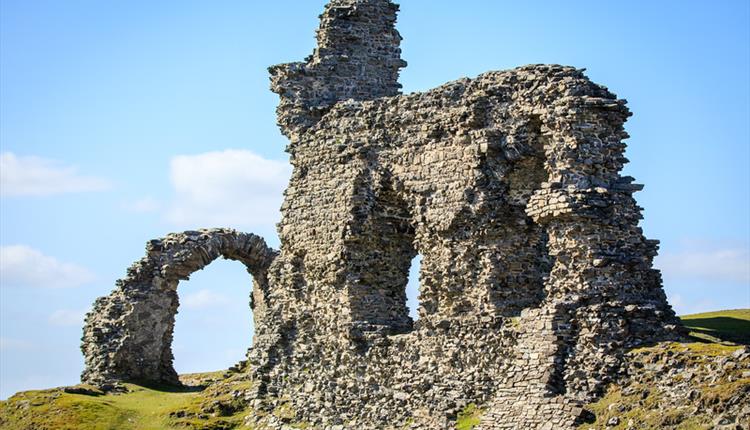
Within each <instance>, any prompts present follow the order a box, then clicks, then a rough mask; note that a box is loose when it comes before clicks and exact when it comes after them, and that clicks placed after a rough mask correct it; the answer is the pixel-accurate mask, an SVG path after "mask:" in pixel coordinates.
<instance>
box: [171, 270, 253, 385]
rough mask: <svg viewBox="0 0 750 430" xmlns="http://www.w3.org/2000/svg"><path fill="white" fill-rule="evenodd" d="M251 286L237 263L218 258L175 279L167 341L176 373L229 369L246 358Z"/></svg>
mask: <svg viewBox="0 0 750 430" xmlns="http://www.w3.org/2000/svg"><path fill="white" fill-rule="evenodd" d="M253 284H254V282H253V279H252V277H251V276H250V274H248V272H247V268H246V267H245V266H244V265H243V264H242V263H239V262H237V261H231V260H226V259H221V258H219V259H216V260H215V261H214V262H212V263H211V264H209V265H208V266H206V267H205V268H204V269H202V270H199V271H197V272H195V273H193V274H192V275H190V278H189V279H187V280H183V281H180V283H179V285H178V287H177V294H178V298H179V307H178V308H177V313H176V316H175V325H174V334H173V341H172V353H173V356H174V361H173V367H174V369H175V371H176V372H177V373H178V374H185V373H197V372H207V371H214V370H223V369H228V368H230V367H231V366H233V365H235V364H237V363H238V362H241V361H243V360H245V359H246V355H247V349H248V348H249V347H250V346H252V338H253V333H254V329H255V327H254V321H253V312H252V309H251V306H250V300H251V295H252V290H253V286H254V285H253Z"/></svg>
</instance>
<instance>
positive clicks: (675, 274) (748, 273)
mask: <svg viewBox="0 0 750 430" xmlns="http://www.w3.org/2000/svg"><path fill="white" fill-rule="evenodd" d="M656 266H657V267H658V268H660V269H661V270H662V272H663V273H664V277H665V278H672V279H703V280H710V281H725V282H738V283H750V252H748V249H746V248H739V247H731V248H728V247H724V248H716V247H714V248H708V249H705V248H704V249H695V248H691V249H686V250H681V251H678V252H664V253H662V254H661V255H660V256H659V257H657V259H656Z"/></svg>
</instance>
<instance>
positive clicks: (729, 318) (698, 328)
mask: <svg viewBox="0 0 750 430" xmlns="http://www.w3.org/2000/svg"><path fill="white" fill-rule="evenodd" d="M680 319H682V323H683V324H685V325H686V326H687V327H689V328H690V331H691V333H690V335H691V336H692V337H693V338H695V339H696V340H698V341H708V342H734V343H738V344H743V345H750V309H736V310H730V311H719V312H707V313H703V314H693V315H685V316H683V317H680Z"/></svg>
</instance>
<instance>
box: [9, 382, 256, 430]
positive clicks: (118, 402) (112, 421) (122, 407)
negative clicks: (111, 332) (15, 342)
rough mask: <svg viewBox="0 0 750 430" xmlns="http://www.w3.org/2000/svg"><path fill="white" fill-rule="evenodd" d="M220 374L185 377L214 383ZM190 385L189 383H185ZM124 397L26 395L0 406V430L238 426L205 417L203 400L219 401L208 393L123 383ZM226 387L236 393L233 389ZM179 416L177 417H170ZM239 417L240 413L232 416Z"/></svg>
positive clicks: (54, 392)
mask: <svg viewBox="0 0 750 430" xmlns="http://www.w3.org/2000/svg"><path fill="white" fill-rule="evenodd" d="M222 374H223V372H216V373H207V374H200V375H189V377H192V378H193V380H196V379H197V380H215V379H216V378H217V377H218V376H220V375H222ZM191 382H192V381H191ZM124 385H125V387H126V388H127V392H126V393H121V394H108V395H85V394H69V393H66V392H64V391H63V389H60V388H57V389H51V390H41V391H26V392H22V393H18V394H16V395H14V396H12V397H11V398H9V399H8V400H6V401H2V402H0V429H3V430H5V429H7V430H11V429H12V430H178V429H180V430H185V429H206V430H208V429H225V428H233V427H235V426H237V425H239V424H240V423H241V419H242V417H243V416H244V414H243V413H238V414H236V415H229V416H223V415H222V414H220V413H219V414H209V415H208V416H200V415H205V414H203V413H202V411H201V406H202V405H203V404H204V402H205V401H207V400H210V401H212V402H215V401H221V400H222V396H221V395H220V393H219V394H218V395H216V396H213V395H211V394H217V393H211V388H210V387H209V388H206V389H205V390H204V389H201V388H200V387H186V388H179V389H176V388H174V387H145V386H141V385H136V384H124ZM229 386H231V387H232V389H236V385H232V384H231V383H230V384H229ZM177 411H183V412H184V413H183V414H182V416H181V417H177V416H174V415H173V413H175V412H177ZM237 412H240V411H237Z"/></svg>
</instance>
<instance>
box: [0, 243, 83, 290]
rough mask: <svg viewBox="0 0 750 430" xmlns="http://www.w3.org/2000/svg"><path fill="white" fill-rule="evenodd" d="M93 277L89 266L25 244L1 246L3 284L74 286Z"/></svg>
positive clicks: (0, 266) (0, 262) (0, 257)
mask: <svg viewBox="0 0 750 430" xmlns="http://www.w3.org/2000/svg"><path fill="white" fill-rule="evenodd" d="M93 279H94V274H93V273H91V272H90V271H89V270H88V269H86V268H84V267H81V266H78V265H76V264H72V263H65V262H62V261H60V260H58V259H56V258H55V257H50V256H47V255H44V254H42V253H41V252H40V251H38V250H36V249H34V248H31V247H29V246H26V245H10V246H0V285H2V286H3V287H45V288H65V287H77V286H80V285H83V284H86V283H88V282H91V281H92V280H93Z"/></svg>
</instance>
